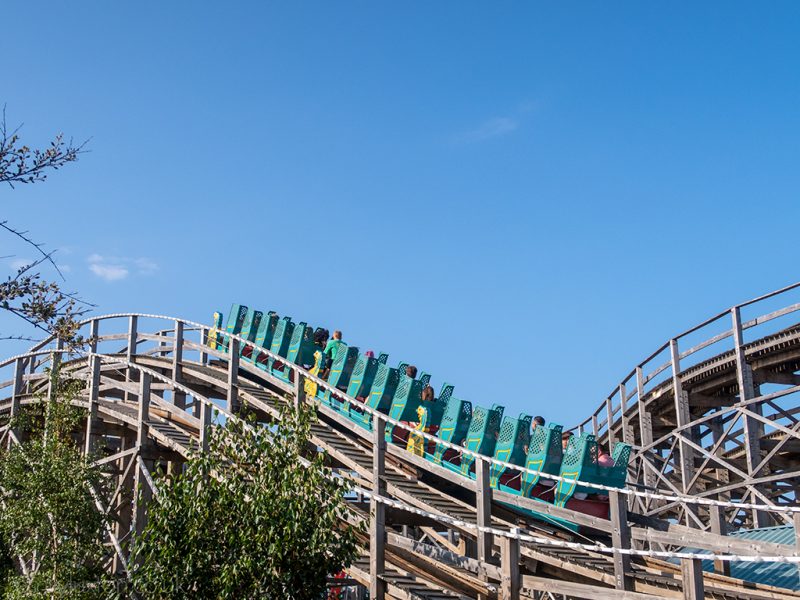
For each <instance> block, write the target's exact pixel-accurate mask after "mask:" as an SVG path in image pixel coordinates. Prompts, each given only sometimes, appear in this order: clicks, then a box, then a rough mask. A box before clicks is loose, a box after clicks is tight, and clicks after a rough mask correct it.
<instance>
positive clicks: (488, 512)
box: [475, 458, 492, 562]
mask: <svg viewBox="0 0 800 600" xmlns="http://www.w3.org/2000/svg"><path fill="white" fill-rule="evenodd" d="M489 471H490V468H489V463H488V462H487V461H486V460H485V459H483V458H478V459H477V460H476V461H475V483H476V485H477V488H476V492H475V509H476V510H477V525H478V527H479V528H481V527H491V524H492V488H491V486H490V484H489ZM477 538H478V560H480V561H482V562H489V559H490V558H491V556H492V534H491V533H489V532H487V531H482V530H480V529H479V530H478V534H477Z"/></svg>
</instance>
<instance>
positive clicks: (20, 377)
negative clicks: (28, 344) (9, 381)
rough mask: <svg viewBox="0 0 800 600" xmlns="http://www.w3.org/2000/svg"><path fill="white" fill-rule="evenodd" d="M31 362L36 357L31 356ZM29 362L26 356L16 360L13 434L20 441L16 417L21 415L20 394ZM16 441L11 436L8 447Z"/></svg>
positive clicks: (12, 420)
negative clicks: (27, 362)
mask: <svg viewBox="0 0 800 600" xmlns="http://www.w3.org/2000/svg"><path fill="white" fill-rule="evenodd" d="M30 360H31V362H33V360H34V358H33V357H31V359H30ZM26 366H27V364H26V361H25V359H24V358H18V359H17V360H16V361H14V387H13V388H12V390H11V414H10V417H11V425H12V427H11V435H12V436H13V438H14V439H16V440H17V441H20V430H19V427H18V426H17V423H16V418H17V417H18V416H19V407H20V396H22V392H23V389H22V387H23V381H24V376H25V368H26ZM13 443H14V440H13V439H11V438H10V437H9V440H8V447H9V448H10V447H11V444H13Z"/></svg>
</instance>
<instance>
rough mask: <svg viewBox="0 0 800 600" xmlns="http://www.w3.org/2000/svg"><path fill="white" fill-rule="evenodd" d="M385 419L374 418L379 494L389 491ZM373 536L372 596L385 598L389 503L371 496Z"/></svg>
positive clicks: (374, 473)
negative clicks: (384, 575) (387, 510)
mask: <svg viewBox="0 0 800 600" xmlns="http://www.w3.org/2000/svg"><path fill="white" fill-rule="evenodd" d="M385 429H386V421H385V420H384V418H383V415H376V416H375V417H373V419H372V491H373V493H374V494H378V495H380V496H385V495H386V478H385V475H386V438H385V435H384V431H385ZM369 505H370V506H369V509H370V510H369V512H370V539H369V575H370V582H369V597H370V598H371V599H372V598H374V599H375V600H383V599H384V598H385V596H386V582H385V581H384V579H383V574H384V571H385V570H386V523H385V514H386V511H385V508H386V505H385V504H383V503H382V502H378V501H377V500H376V499H375V498H374V497H372V498H370V503H369Z"/></svg>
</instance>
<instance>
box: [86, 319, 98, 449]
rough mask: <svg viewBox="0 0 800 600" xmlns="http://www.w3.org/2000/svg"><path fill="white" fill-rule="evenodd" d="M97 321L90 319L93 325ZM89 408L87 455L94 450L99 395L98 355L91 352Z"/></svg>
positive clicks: (87, 414) (87, 418)
mask: <svg viewBox="0 0 800 600" xmlns="http://www.w3.org/2000/svg"><path fill="white" fill-rule="evenodd" d="M96 323H97V321H96V320H95V321H92V326H94V325H95V324H96ZM88 383H89V390H88V396H89V410H88V411H87V413H86V439H85V446H84V448H83V452H84V454H85V455H86V456H87V457H88V456H91V454H92V451H93V450H94V436H95V435H96V433H97V432H96V431H95V429H96V427H97V408H98V404H99V397H100V357H99V356H97V355H96V354H93V355H92V356H91V357H90V358H89V382H88Z"/></svg>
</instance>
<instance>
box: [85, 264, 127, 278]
mask: <svg viewBox="0 0 800 600" xmlns="http://www.w3.org/2000/svg"><path fill="white" fill-rule="evenodd" d="M89 270H90V271H91V272H92V273H94V274H95V275H97V276H98V277H99V278H100V279H105V280H106V281H119V280H120V279H125V278H126V277H127V276H128V269H126V268H125V267H123V266H122V265H106V264H101V263H96V262H95V263H92V264H90V265H89Z"/></svg>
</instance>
